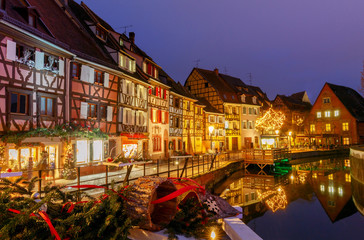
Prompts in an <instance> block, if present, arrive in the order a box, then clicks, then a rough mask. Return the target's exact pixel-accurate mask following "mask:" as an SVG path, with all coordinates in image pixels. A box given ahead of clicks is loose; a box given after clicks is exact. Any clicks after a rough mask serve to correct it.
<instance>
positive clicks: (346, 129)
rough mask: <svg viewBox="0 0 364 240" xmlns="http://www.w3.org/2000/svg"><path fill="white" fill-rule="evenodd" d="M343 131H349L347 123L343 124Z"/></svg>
mask: <svg viewBox="0 0 364 240" xmlns="http://www.w3.org/2000/svg"><path fill="white" fill-rule="evenodd" d="M343 131H349V123H348V122H344V123H343Z"/></svg>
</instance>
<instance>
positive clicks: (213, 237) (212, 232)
mask: <svg viewBox="0 0 364 240" xmlns="http://www.w3.org/2000/svg"><path fill="white" fill-rule="evenodd" d="M210 237H211V239H215V238H216V233H215V231H214V230H212V231H211V234H210Z"/></svg>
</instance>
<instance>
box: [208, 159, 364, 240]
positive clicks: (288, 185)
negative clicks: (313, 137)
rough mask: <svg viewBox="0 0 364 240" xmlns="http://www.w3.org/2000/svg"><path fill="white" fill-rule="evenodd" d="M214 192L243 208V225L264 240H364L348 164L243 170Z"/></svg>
mask: <svg viewBox="0 0 364 240" xmlns="http://www.w3.org/2000/svg"><path fill="white" fill-rule="evenodd" d="M214 191H215V194H218V195H220V196H221V197H223V198H225V199H226V200H227V201H228V202H229V203H230V204H231V205H233V206H241V207H242V209H243V221H244V222H245V223H246V224H247V225H248V226H249V227H250V228H251V229H252V230H253V231H255V232H256V233H257V234H258V235H259V236H260V237H262V238H263V239H265V240H269V239H279V240H282V239H295V240H297V239H310V240H312V239H320V240H321V239H330V240H332V239H363V238H364V237H363V236H364V216H363V215H362V214H361V213H360V212H358V210H357V209H356V207H355V204H354V203H353V200H352V190H351V175H350V159H349V158H343V157H339V158H330V159H305V160H301V161H295V163H294V165H292V166H276V167H275V168H274V169H269V170H266V171H260V170H257V169H254V168H253V169H252V168H250V169H248V170H241V171H239V172H235V173H234V174H233V175H231V176H230V177H229V178H228V179H227V180H225V181H224V182H222V183H220V184H219V185H217V186H216V187H215V189H214Z"/></svg>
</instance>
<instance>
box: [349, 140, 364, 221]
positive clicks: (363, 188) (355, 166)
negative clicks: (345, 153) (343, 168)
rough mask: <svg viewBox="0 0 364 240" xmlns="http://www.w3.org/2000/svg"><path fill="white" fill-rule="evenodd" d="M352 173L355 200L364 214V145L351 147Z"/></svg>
mask: <svg viewBox="0 0 364 240" xmlns="http://www.w3.org/2000/svg"><path fill="white" fill-rule="evenodd" d="M350 175H351V188H352V198H353V202H354V204H355V206H356V207H357V209H358V211H359V212H360V213H361V214H362V215H364V146H357V147H351V148H350Z"/></svg>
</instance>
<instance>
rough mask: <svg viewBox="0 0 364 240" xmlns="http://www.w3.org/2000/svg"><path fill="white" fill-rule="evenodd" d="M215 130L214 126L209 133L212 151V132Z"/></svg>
mask: <svg viewBox="0 0 364 240" xmlns="http://www.w3.org/2000/svg"><path fill="white" fill-rule="evenodd" d="M214 129H215V128H214V126H212V125H211V126H210V127H209V132H210V142H211V148H210V149H211V151H212V132H213V131H214Z"/></svg>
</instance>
